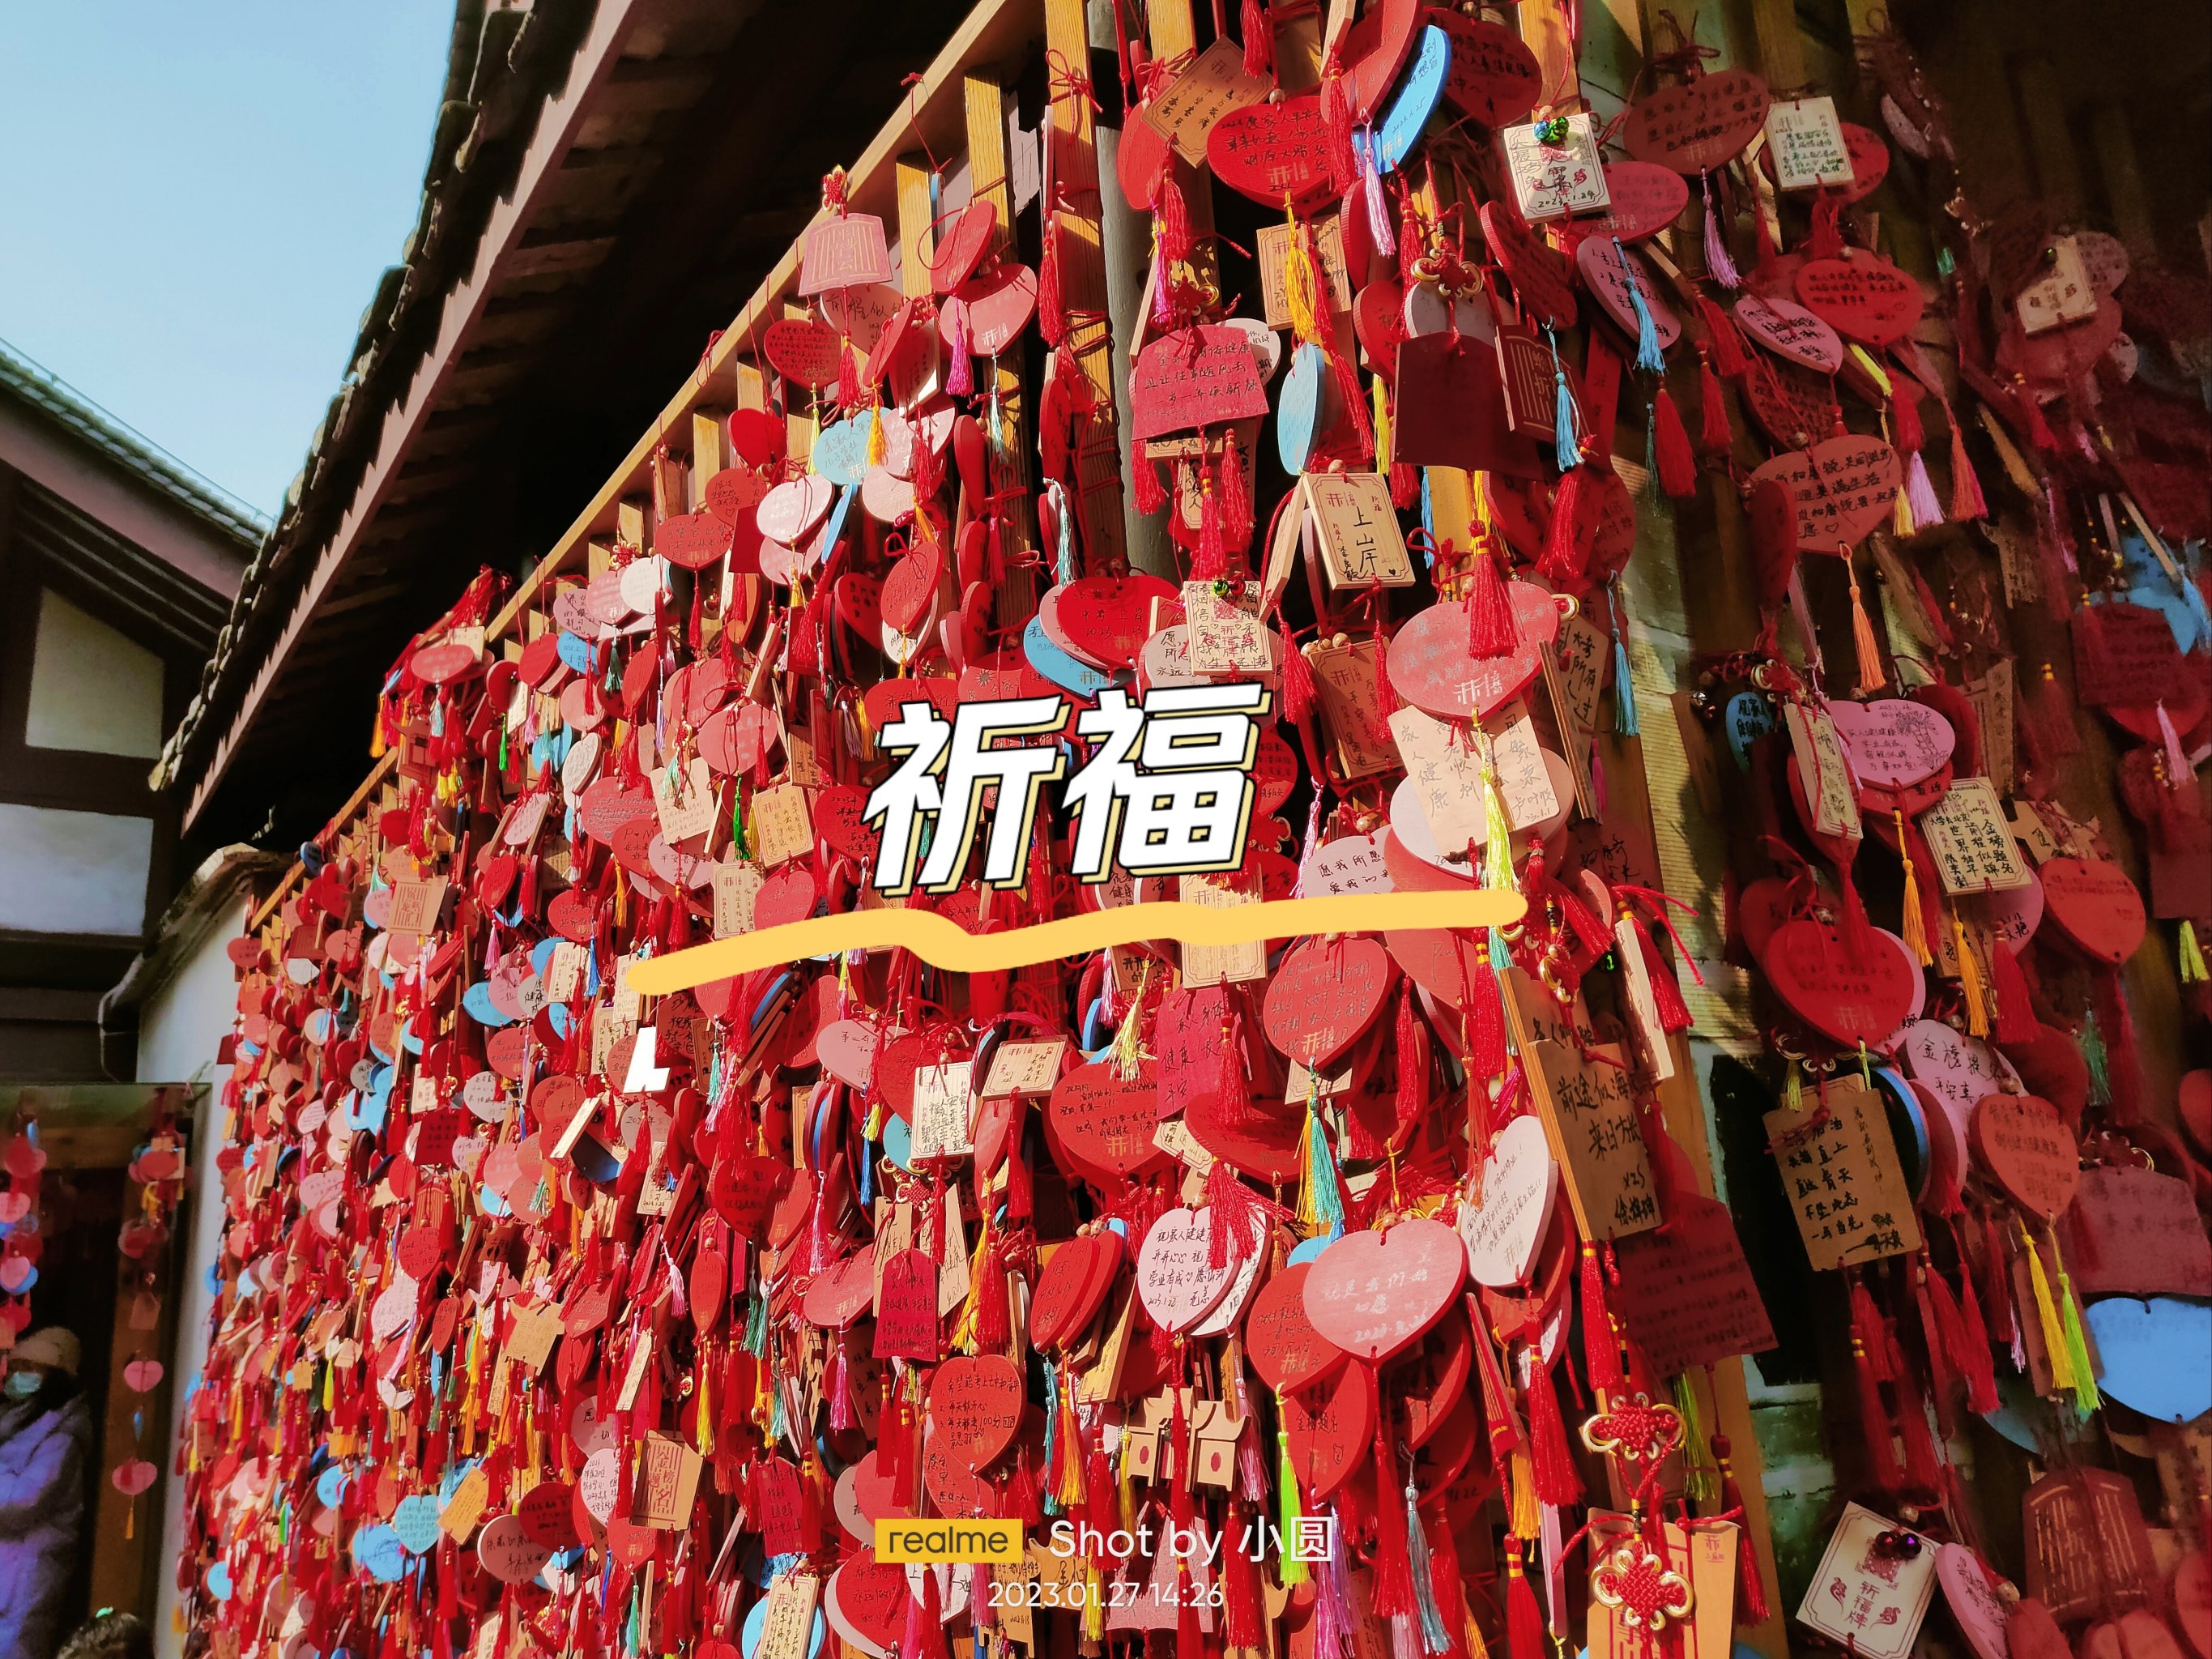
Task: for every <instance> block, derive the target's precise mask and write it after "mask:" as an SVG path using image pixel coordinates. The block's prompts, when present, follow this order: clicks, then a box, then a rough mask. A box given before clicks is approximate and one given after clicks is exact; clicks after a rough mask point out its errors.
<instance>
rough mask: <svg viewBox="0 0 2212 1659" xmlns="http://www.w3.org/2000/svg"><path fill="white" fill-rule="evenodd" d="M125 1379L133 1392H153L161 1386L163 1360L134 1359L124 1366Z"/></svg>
mask: <svg viewBox="0 0 2212 1659" xmlns="http://www.w3.org/2000/svg"><path fill="white" fill-rule="evenodd" d="M123 1381H124V1383H125V1385H126V1386H128V1387H129V1389H130V1390H131V1393H133V1394H151V1393H153V1391H154V1390H155V1389H158V1388H160V1387H161V1361H160V1360H158V1359H134V1360H132V1361H131V1363H130V1364H127V1365H125V1367H124V1368H123Z"/></svg>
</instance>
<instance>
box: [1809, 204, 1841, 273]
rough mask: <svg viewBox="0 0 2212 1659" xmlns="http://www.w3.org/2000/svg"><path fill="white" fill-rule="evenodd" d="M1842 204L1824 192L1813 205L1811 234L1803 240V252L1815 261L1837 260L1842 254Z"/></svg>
mask: <svg viewBox="0 0 2212 1659" xmlns="http://www.w3.org/2000/svg"><path fill="white" fill-rule="evenodd" d="M1843 214H1844V204H1843V203H1842V202H1841V201H1840V200H1838V198H1837V197H1833V196H1831V195H1829V194H1828V193H1827V192H1826V191H1821V192H1820V199H1819V200H1818V201H1816V202H1814V204H1813V230H1812V234H1811V235H1809V236H1808V237H1807V238H1806V240H1805V251H1806V252H1808V253H1809V254H1811V255H1812V256H1813V257H1814V258H1815V259H1839V258H1842V257H1843V253H1844V232H1843Z"/></svg>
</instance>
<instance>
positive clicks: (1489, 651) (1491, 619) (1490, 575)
mask: <svg viewBox="0 0 2212 1659" xmlns="http://www.w3.org/2000/svg"><path fill="white" fill-rule="evenodd" d="M1467 647H1468V651H1469V652H1471V653H1473V654H1474V655H1475V656H1477V657H1505V656H1510V655H1511V654H1512V653H1514V652H1516V651H1517V650H1519V649H1520V648H1521V629H1520V628H1519V626H1518V625H1517V624H1516V622H1515V620H1514V617H1513V596H1512V594H1511V593H1510V592H1508V591H1507V589H1506V586H1505V576H1504V572H1503V571H1502V570H1501V569H1500V568H1499V564H1498V556H1497V555H1496V554H1494V553H1492V551H1491V550H1489V549H1487V548H1483V549H1480V550H1478V551H1477V552H1476V554H1475V556H1474V569H1472V570H1471V571H1469V572H1468V584H1467Z"/></svg>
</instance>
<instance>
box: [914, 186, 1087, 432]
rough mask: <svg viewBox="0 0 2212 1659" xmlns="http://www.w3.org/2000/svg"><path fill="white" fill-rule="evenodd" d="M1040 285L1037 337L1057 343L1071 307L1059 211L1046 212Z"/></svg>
mask: <svg viewBox="0 0 2212 1659" xmlns="http://www.w3.org/2000/svg"><path fill="white" fill-rule="evenodd" d="M1036 286H1037V298H1036V316H1037V337H1039V338H1040V339H1042V341H1043V342H1044V343H1046V344H1047V345H1048V346H1057V345H1059V344H1060V342H1061V341H1062V340H1063V339H1065V338H1066V337H1067V307H1066V301H1065V300H1064V299H1063V298H1062V297H1061V295H1060V215H1059V214H1058V213H1057V212H1056V211H1048V212H1047V213H1046V214H1045V216H1044V249H1043V252H1041V253H1040V254H1039V255H1038V256H1037V285H1036ZM922 447H924V448H927V445H924V446H922Z"/></svg>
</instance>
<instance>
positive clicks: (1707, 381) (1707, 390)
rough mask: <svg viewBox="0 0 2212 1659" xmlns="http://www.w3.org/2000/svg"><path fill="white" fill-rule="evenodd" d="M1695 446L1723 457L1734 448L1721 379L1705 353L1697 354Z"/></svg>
mask: <svg viewBox="0 0 2212 1659" xmlns="http://www.w3.org/2000/svg"><path fill="white" fill-rule="evenodd" d="M1698 414H1699V429H1698V444H1699V447H1700V448H1701V449H1702V450H1704V452H1705V453H1706V454H1708V455H1726V454H1728V453H1729V452H1730V451H1731V450H1733V449H1734V448H1735V431H1734V430H1733V429H1732V428H1730V427H1729V417H1728V399H1727V398H1726V396H1725V395H1724V394H1723V392H1722V389H1721V377H1720V376H1719V375H1717V374H1714V373H1713V360H1712V359H1711V357H1710V356H1706V355H1705V353H1704V352H1699V354H1698Z"/></svg>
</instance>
